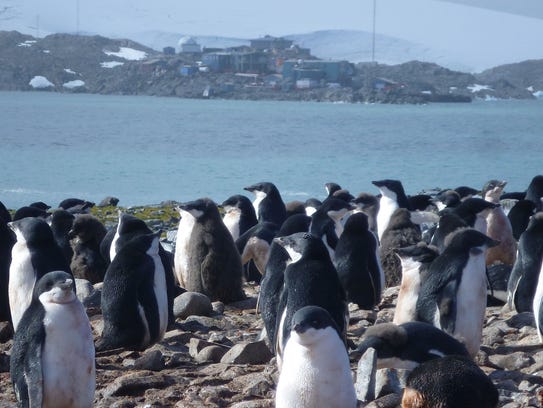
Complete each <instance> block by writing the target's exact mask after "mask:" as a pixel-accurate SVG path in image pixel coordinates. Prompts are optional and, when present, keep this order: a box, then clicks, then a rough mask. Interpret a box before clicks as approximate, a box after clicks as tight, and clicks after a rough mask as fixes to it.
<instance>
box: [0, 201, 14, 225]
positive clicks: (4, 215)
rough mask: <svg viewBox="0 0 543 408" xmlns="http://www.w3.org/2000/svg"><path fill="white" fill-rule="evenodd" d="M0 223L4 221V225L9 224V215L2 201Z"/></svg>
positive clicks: (0, 204)
mask: <svg viewBox="0 0 543 408" xmlns="http://www.w3.org/2000/svg"><path fill="white" fill-rule="evenodd" d="M0 221H4V222H5V223H6V224H7V223H8V222H11V221H12V220H11V213H10V212H9V211H8V209H7V208H6V206H5V205H4V203H3V202H2V201H0Z"/></svg>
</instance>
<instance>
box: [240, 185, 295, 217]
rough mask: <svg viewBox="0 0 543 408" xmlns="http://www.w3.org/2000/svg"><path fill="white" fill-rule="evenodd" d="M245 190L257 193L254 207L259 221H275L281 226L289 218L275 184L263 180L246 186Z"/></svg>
mask: <svg viewBox="0 0 543 408" xmlns="http://www.w3.org/2000/svg"><path fill="white" fill-rule="evenodd" d="M244 190H247V191H250V192H251V193H254V194H255V200H254V201H253V207H254V208H255V212H256V216H257V218H258V221H259V222H262V221H267V222H273V223H274V224H277V226H278V227H281V224H283V221H285V219H286V218H287V209H286V207H285V203H284V202H283V199H282V198H281V194H280V193H279V190H278V189H277V187H276V186H275V184H273V183H269V182H261V183H256V184H253V185H251V186H248V187H245V188H244Z"/></svg>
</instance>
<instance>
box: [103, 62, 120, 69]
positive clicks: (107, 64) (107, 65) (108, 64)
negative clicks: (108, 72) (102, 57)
mask: <svg viewBox="0 0 543 408" xmlns="http://www.w3.org/2000/svg"><path fill="white" fill-rule="evenodd" d="M119 65H124V62H119V61H106V62H101V63H100V66H101V67H102V68H115V67H118V66H119Z"/></svg>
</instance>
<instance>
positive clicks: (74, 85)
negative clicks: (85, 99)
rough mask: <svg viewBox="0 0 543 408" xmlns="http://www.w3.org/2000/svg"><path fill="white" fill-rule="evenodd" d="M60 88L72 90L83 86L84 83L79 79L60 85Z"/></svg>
mask: <svg viewBox="0 0 543 408" xmlns="http://www.w3.org/2000/svg"><path fill="white" fill-rule="evenodd" d="M62 86H63V87H64V88H68V89H74V88H78V87H80V86H85V81H82V80H80V79H76V80H75V81H68V82H65V83H63V84H62Z"/></svg>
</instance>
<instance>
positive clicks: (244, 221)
mask: <svg viewBox="0 0 543 408" xmlns="http://www.w3.org/2000/svg"><path fill="white" fill-rule="evenodd" d="M221 207H222V208H223V210H224V216H223V218H222V220H223V222H224V225H226V228H228V231H230V234H232V238H234V241H235V240H236V239H238V238H239V237H240V236H241V235H243V234H245V232H246V231H247V230H248V229H249V228H251V227H253V226H254V225H256V223H257V222H258V220H257V218H256V213H255V209H254V207H253V203H251V200H249V198H247V197H246V196H244V195H241V194H237V195H233V196H231V197H229V198H227V199H226V200H224V201H223V203H222V204H221Z"/></svg>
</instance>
